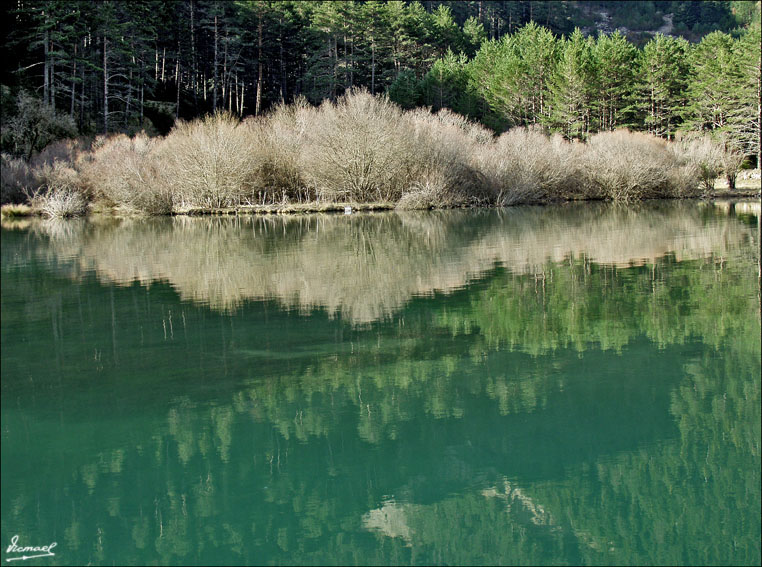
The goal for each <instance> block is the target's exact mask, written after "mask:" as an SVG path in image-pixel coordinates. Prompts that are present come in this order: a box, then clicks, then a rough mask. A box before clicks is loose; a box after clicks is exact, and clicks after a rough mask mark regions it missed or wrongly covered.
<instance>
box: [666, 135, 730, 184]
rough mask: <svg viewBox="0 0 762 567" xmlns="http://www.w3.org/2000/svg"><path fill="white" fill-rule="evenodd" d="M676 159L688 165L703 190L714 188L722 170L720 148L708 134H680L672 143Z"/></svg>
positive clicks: (721, 152)
mask: <svg viewBox="0 0 762 567" xmlns="http://www.w3.org/2000/svg"><path fill="white" fill-rule="evenodd" d="M672 151H673V152H674V153H675V155H676V157H677V159H679V160H680V161H681V162H683V163H684V164H685V165H686V167H690V168H691V169H692V170H693V171H694V175H695V176H696V183H698V182H700V183H701V185H702V186H703V188H704V190H705V191H711V190H713V189H714V180H715V179H716V178H717V176H718V175H719V174H720V172H721V171H722V158H723V156H722V154H723V151H722V148H721V147H720V146H719V145H718V144H717V143H716V142H715V141H714V140H712V138H711V136H709V135H708V134H703V135H699V136H697V135H695V134H694V135H687V136H682V137H680V138H679V139H678V140H676V141H675V142H674V144H673V145H672Z"/></svg>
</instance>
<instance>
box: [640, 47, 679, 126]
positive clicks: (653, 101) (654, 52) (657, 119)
mask: <svg viewBox="0 0 762 567" xmlns="http://www.w3.org/2000/svg"><path fill="white" fill-rule="evenodd" d="M687 53H688V42H687V41H686V40H684V39H676V38H672V37H668V36H665V35H662V34H658V33H657V34H656V36H655V37H654V38H653V39H652V40H651V41H649V42H648V43H647V44H646V45H645V47H644V48H643V51H642V52H641V54H640V58H639V59H640V60H639V65H638V79H637V81H638V85H637V90H636V92H635V96H634V100H633V103H634V104H633V110H634V112H635V113H637V115H638V116H639V117H640V118H641V119H642V123H643V124H644V125H645V127H646V129H647V131H648V132H650V133H651V134H655V135H657V136H664V137H667V138H671V137H672V136H673V135H674V132H675V129H676V128H677V127H678V126H679V125H680V123H681V116H683V114H684V113H685V106H686V89H687V87H688V56H687Z"/></svg>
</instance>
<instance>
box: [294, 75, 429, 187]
mask: <svg viewBox="0 0 762 567" xmlns="http://www.w3.org/2000/svg"><path fill="white" fill-rule="evenodd" d="M310 118H311V121H310V123H309V124H307V125H306V130H305V134H306V140H305V145H304V152H303V154H302V160H301V167H302V172H303V175H304V176H305V178H306V179H307V180H308V182H309V183H310V184H311V185H312V186H313V187H314V188H315V190H316V191H317V192H318V194H319V195H320V197H321V198H322V199H327V200H334V201H351V200H356V201H371V200H376V201H396V200H398V199H399V198H400V196H401V195H402V192H403V190H404V188H405V186H406V184H407V183H408V182H409V172H410V168H411V165H412V163H413V162H414V161H415V160H416V159H417V158H418V156H417V155H416V153H417V151H418V149H417V148H414V142H413V139H412V137H411V136H410V132H409V131H407V129H406V128H405V121H404V120H403V113H402V110H401V109H400V108H399V107H398V106H396V105H395V104H394V103H392V102H390V101H389V100H388V99H387V98H385V97H374V96H372V95H371V94H370V93H368V92H367V91H365V90H353V91H351V92H349V93H348V94H346V95H345V96H343V97H341V98H340V99H339V101H338V102H337V103H336V104H333V103H331V102H328V101H326V102H324V103H323V104H322V105H321V106H320V108H319V109H318V110H317V111H315V112H312V113H310Z"/></svg>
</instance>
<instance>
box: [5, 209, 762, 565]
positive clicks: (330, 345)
mask: <svg viewBox="0 0 762 567" xmlns="http://www.w3.org/2000/svg"><path fill="white" fill-rule="evenodd" d="M742 210H743V209H742V207H740V206H737V207H736V208H735V210H734V209H733V208H730V209H728V207H725V208H724V209H723V208H717V207H713V206H711V205H699V204H697V203H677V204H675V203H671V204H665V203H658V204H645V205H641V206H636V207H634V208H633V207H629V208H622V207H616V206H611V205H591V204H586V205H582V206H576V205H568V206H560V207H546V208H516V209H511V210H505V211H495V210H491V211H449V212H426V213H404V214H403V213H393V212H392V213H384V214H364V215H361V214H354V215H349V216H343V215H336V216H304V217H292V218H277V217H272V218H238V219H232V218H213V219H209V218H203V219H202V218H171V219H159V220H134V221H130V220H125V221H115V220H100V221H98V220H93V221H90V222H85V221H82V222H73V221H69V222H58V223H54V222H39V221H38V222H33V223H28V222H27V223H21V224H14V225H7V226H6V225H4V227H3V231H2V497H1V498H2V514H1V515H2V522H1V528H2V533H1V534H0V545H1V546H2V549H3V554H2V558H3V560H6V559H10V558H13V557H18V556H19V554H18V553H8V552H7V546H9V545H10V543H11V538H12V537H13V536H14V535H18V536H19V539H18V545H20V546H21V545H24V546H43V545H48V544H50V543H51V542H56V544H57V545H56V547H55V549H54V552H55V556H54V557H44V558H37V559H33V560H29V561H23V562H22V561H20V560H19V561H18V563H21V564H23V565H29V564H40V565H56V564H61V565H63V564H138V565H140V564H183V565H191V564H246V563H249V564H252V563H253V564H420V565H427V564H600V565H608V564H678V565H682V564H694V565H703V564H736V565H753V564H757V565H759V563H760V560H761V559H760V533H761V530H762V526H761V525H760V498H761V495H760V437H761V435H760V411H761V410H760V407H761V405H760V308H759V280H758V277H759V228H758V225H757V217H755V216H753V215H748V214H742ZM757 210H758V209H757ZM757 214H758V213H757Z"/></svg>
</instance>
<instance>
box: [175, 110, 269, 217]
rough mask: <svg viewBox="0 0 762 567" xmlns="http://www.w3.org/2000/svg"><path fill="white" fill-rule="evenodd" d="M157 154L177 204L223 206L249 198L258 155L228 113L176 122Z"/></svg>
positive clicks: (242, 128)
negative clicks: (169, 180)
mask: <svg viewBox="0 0 762 567" xmlns="http://www.w3.org/2000/svg"><path fill="white" fill-rule="evenodd" d="M161 154H162V164H161V167H162V168H163V169H164V171H165V172H166V175H167V177H168V178H169V179H171V181H172V190H173V192H174V194H175V197H176V201H177V202H178V203H179V204H180V206H201V207H227V206H234V205H237V204H239V203H241V202H242V201H244V200H251V199H252V198H253V195H254V193H255V190H256V187H257V181H256V175H257V171H258V170H259V169H260V168H259V166H260V163H261V162H260V158H259V156H258V155H257V154H256V145H255V143H254V137H253V136H252V132H251V130H250V129H249V128H247V127H246V126H245V125H242V124H240V123H239V121H238V120H237V119H236V118H235V117H233V116H232V115H230V114H219V113H218V114H215V115H214V116H206V117H204V118H202V119H200V120H195V121H193V122H179V123H178V124H177V125H176V126H175V128H174V129H173V130H172V131H171V132H170V133H169V134H168V135H167V137H166V139H165V140H164V142H163V144H162V151H161Z"/></svg>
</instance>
